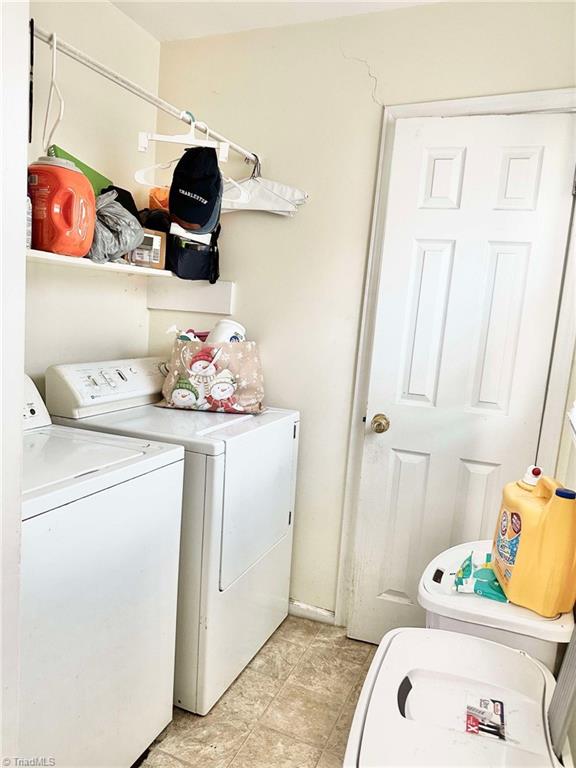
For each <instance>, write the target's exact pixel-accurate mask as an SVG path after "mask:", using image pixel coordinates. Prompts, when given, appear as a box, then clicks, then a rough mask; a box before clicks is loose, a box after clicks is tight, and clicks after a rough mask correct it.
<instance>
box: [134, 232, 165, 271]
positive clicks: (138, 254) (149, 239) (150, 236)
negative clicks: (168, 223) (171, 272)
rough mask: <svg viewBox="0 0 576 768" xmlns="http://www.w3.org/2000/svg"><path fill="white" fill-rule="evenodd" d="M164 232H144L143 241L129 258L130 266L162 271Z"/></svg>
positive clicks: (163, 262)
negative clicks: (134, 265)
mask: <svg viewBox="0 0 576 768" xmlns="http://www.w3.org/2000/svg"><path fill="white" fill-rule="evenodd" d="M166 238H167V235H166V232H156V231H155V230H154V229H145V230H144V240H143V241H142V243H141V244H140V245H139V246H138V248H135V249H134V250H133V251H132V252H131V253H130V256H129V261H130V263H131V264H136V265H137V266H138V267H151V268H152V269H164V267H165V266H166Z"/></svg>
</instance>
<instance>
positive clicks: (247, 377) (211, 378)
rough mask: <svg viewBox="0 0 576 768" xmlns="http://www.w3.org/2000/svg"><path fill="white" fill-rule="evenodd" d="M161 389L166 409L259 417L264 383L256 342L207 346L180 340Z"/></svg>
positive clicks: (176, 342) (174, 349)
mask: <svg viewBox="0 0 576 768" xmlns="http://www.w3.org/2000/svg"><path fill="white" fill-rule="evenodd" d="M168 368H169V372H168V375H167V376H166V381H165V382H164V386H163V388H162V394H163V395H164V400H163V401H162V402H161V403H159V405H160V406H162V407H164V408H184V409H191V410H195V411H217V412H219V413H260V412H261V411H262V410H263V406H262V401H263V399H264V380H263V376H262V366H261V364H260V357H259V355H258V349H257V347H256V344H255V343H254V342H253V341H240V342H233V343H229V342H222V343H218V344H207V343H203V342H201V341H197V340H189V339H187V338H186V337H185V336H179V337H178V338H177V339H176V341H175V342H174V347H173V349H172V357H171V360H170V364H169V366H168Z"/></svg>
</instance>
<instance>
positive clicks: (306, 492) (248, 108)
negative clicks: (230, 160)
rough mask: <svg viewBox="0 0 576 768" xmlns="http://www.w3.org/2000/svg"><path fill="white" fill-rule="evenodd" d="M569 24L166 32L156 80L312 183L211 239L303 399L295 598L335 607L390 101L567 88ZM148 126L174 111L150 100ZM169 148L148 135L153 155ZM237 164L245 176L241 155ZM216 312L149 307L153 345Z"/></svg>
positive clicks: (554, 8) (511, 19) (529, 18)
mask: <svg viewBox="0 0 576 768" xmlns="http://www.w3.org/2000/svg"><path fill="white" fill-rule="evenodd" d="M573 25H574V8H573V7H571V6H570V5H569V4H567V3H546V4H538V3H528V4H525V3H522V4H515V3H510V4H498V5H497V6H496V5H494V4H492V3H465V4H434V5H433V6H429V7H425V6H418V7H412V8H410V7H408V8H405V9H400V10H388V11H386V12H385V13H379V14H370V15H369V16H354V17H349V18H343V19H336V20H334V19H332V20H329V21H323V22H321V23H308V24H306V25H296V26H283V27H278V28H272V29H256V30H252V31H246V32H240V33H229V34H222V35H215V36H210V37H205V38H196V39H191V40H180V39H179V40H174V41H171V42H163V43H162V46H161V61H160V80H159V88H160V94H161V96H162V97H163V98H165V99H167V100H168V101H170V102H171V103H176V104H181V105H182V106H184V107H186V108H188V107H189V108H190V109H194V108H196V109H198V111H200V109H201V112H202V114H203V115H207V116H209V117H210V120H211V121H212V122H213V123H214V124H218V125H219V126H222V129H223V130H225V131H227V132H228V133H229V134H233V135H235V136H236V137H237V139H238V141H241V142H242V143H243V144H244V145H245V146H248V147H249V148H253V149H254V150H255V151H258V152H259V153H261V160H262V165H263V169H264V171H265V173H266V174H269V175H270V176H271V177H272V178H282V179H284V180H285V181H286V182H287V183H295V184H298V185H299V186H302V187H303V188H304V189H306V191H307V192H308V193H309V194H310V199H309V201H308V203H307V205H306V206H304V207H303V208H302V210H301V211H300V212H299V213H298V216H297V217H296V218H295V219H294V220H290V219H285V220H276V219H277V217H270V216H267V215H266V214H264V213H258V212H252V213H246V214H239V213H227V214H226V215H225V216H223V217H222V235H221V238H220V242H221V269H222V275H223V278H224V279H226V280H231V281H234V283H235V287H236V297H235V308H234V316H235V317H237V318H239V319H241V321H242V322H243V323H244V324H245V325H246V327H247V328H248V329H249V332H250V334H252V335H253V337H254V338H257V339H258V343H259V346H260V350H261V354H262V358H263V361H264V365H265V367H266V384H267V397H268V398H269V400H270V402H274V403H277V404H279V405H286V406H291V405H293V404H294V403H296V405H297V407H298V408H299V409H300V411H301V414H302V430H301V442H300V477H299V485H298V496H297V506H296V521H295V532H294V535H295V543H294V561H293V575H292V587H291V596H292V598H293V600H296V601H299V602H301V603H303V604H305V605H310V606H314V607H318V608H321V609H324V610H328V611H330V612H334V611H335V609H336V607H337V606H336V592H337V582H338V569H339V553H340V549H341V547H342V549H343V550H345V551H344V552H343V558H342V561H343V560H344V559H345V555H346V552H347V551H348V549H349V546H350V538H347V539H346V540H345V541H342V543H341V535H342V520H343V505H344V490H345V475H346V465H347V445H348V437H349V429H350V419H351V412H352V402H353V398H354V379H355V366H356V356H357V343H358V336H359V332H360V322H361V308H362V295H363V284H364V279H365V269H366V263H367V253H368V249H369V232H370V223H371V216H372V208H373V201H374V187H375V180H376V167H377V159H378V146H379V140H380V128H381V121H382V110H383V107H384V105H389V104H404V103H409V102H414V101H423V102H424V101H430V100H435V99H452V98H464V97H467V96H471V95H486V94H493V93H507V92H520V91H529V90H535V89H549V88H562V87H567V86H570V85H572V84H573V73H574V71H575V70H574V68H575V61H574V48H573V34H572V29H573ZM488 41H489V47H490V56H489V57H488V58H487V57H486V45H487V44H488ZM407 51H409V52H410V53H409V56H408V57H406V52H407ZM464 60H465V61H466V67H465V68H462V67H460V66H459V62H461V61H464ZM208 61H209V62H210V67H209V76H206V70H205V65H206V62H208ZM399 61H402V62H403V63H402V66H401V67H399V66H398V62H399ZM184 71H186V72H187V77H186V78H182V77H181V73H182V72H184ZM470 78H472V79H473V82H474V93H471V91H470ZM158 126H159V130H163V131H172V130H174V127H175V121H174V120H173V119H172V118H170V117H168V116H165V115H160V116H159V120H158ZM170 152H173V149H171V148H169V147H158V149H157V155H158V157H157V159H158V160H167V159H169V158H170V157H171V155H170ZM232 172H233V173H236V175H242V167H241V165H240V164H238V163H237V162H236V161H235V162H234V164H233V167H232ZM216 319H217V317H215V316H210V315H207V316H200V317H198V316H197V315H194V314H193V313H184V312H166V311H152V312H151V317H150V350H151V353H153V354H161V353H162V354H165V353H167V352H168V350H169V347H170V337H169V336H167V335H166V330H167V329H168V328H169V327H171V326H173V325H177V326H178V327H184V326H186V327H192V328H197V329H199V330H203V328H204V327H206V328H210V327H211V326H212V324H213V323H214V322H215V320H216ZM352 527H353V526H352ZM345 581H346V585H345V587H346V588H345V589H343V590H342V592H341V594H342V596H343V597H344V598H345V593H346V590H347V589H348V587H349V583H350V582H349V581H348V579H347V577H346V578H345ZM340 608H341V607H340Z"/></svg>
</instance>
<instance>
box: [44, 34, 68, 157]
mask: <svg viewBox="0 0 576 768" xmlns="http://www.w3.org/2000/svg"><path fill="white" fill-rule="evenodd" d="M50 44H51V47H52V73H51V76H50V90H49V91H48V102H47V104H46V114H45V116H44V129H43V131H42V148H43V149H44V153H45V154H47V152H48V147H49V146H50V145H51V144H52V137H53V136H54V133H55V132H56V128H58V126H59V125H60V123H61V122H62V118H63V117H64V97H63V96H62V92H61V90H60V88H59V87H58V83H57V82H56V54H57V52H58V50H57V40H56V35H55V34H54V33H53V34H52V35H51V38H50ZM54 94H56V95H57V96H58V101H59V104H60V107H59V110H58V117H57V118H56V120H55V122H54V125H53V126H52V128H51V129H50V132H49V133H48V120H49V118H50V110H51V108H52V98H53V96H54ZM47 133H48V135H46V134H47Z"/></svg>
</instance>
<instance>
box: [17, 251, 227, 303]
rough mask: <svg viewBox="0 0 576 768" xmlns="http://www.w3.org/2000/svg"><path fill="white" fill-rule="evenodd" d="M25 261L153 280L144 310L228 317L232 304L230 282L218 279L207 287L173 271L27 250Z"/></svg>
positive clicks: (202, 281)
mask: <svg viewBox="0 0 576 768" xmlns="http://www.w3.org/2000/svg"><path fill="white" fill-rule="evenodd" d="M27 259H28V261H29V262H33V263H37V264H47V265H52V266H58V267H65V268H66V269H74V270H77V269H89V270H91V271H92V272H93V273H95V274H96V273H99V274H106V273H107V272H108V273H115V274H118V273H121V274H124V275H138V276H140V277H153V278H154V277H155V278H161V279H159V280H150V281H149V282H148V287H147V307H148V309H163V310H168V311H179V312H201V313H206V314H215V315H231V314H232V312H233V302H234V283H231V282H228V281H226V280H218V282H217V283H214V285H211V284H210V283H209V282H208V281H207V280H181V279H180V278H179V277H176V275H175V274H174V273H173V272H168V271H167V270H165V269H152V268H151V267H137V266H134V265H133V264H121V263H120V264H119V263H116V262H106V263H105V264H98V263H97V262H95V261H91V260H90V259H86V258H83V259H79V258H75V257H73V256H62V255H61V254H59V253H48V252H47V251H37V250H35V249H33V248H31V249H30V250H29V251H28V253H27ZM166 278H168V279H166Z"/></svg>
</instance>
